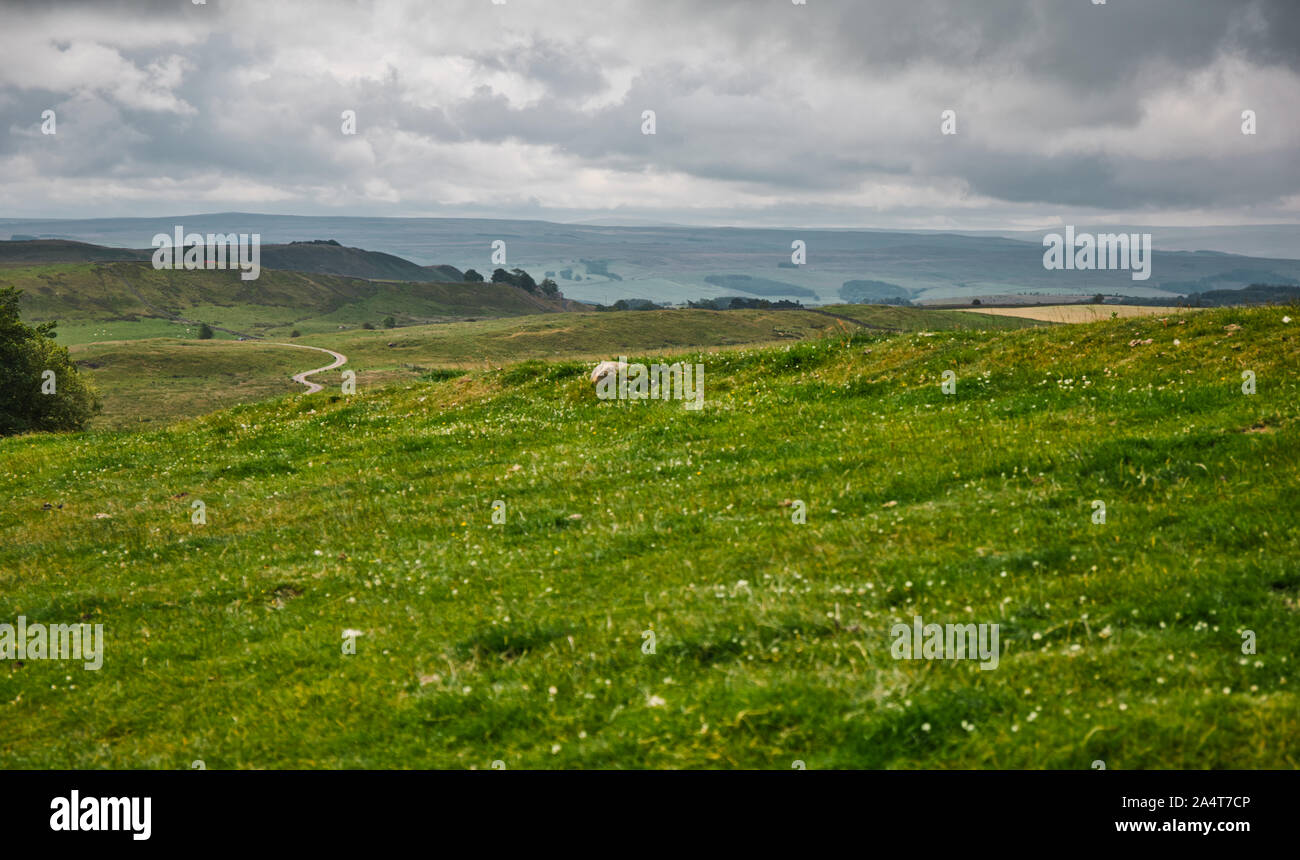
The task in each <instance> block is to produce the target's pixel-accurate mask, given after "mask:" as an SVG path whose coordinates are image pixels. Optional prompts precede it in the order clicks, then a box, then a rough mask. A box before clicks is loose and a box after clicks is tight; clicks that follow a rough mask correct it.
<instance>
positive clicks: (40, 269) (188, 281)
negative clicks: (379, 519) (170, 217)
mask: <svg viewBox="0 0 1300 860" xmlns="http://www.w3.org/2000/svg"><path fill="white" fill-rule="evenodd" d="M312 247H317V246H312ZM0 283H3V284H6V285H12V286H15V287H18V288H20V289H22V290H24V291H25V294H24V296H23V301H22V309H23V316H24V318H26V319H30V320H33V321H37V322H39V321H44V320H48V319H57V320H59V321H60V326H59V337H60V339H61V342H64V343H87V342H93V341H101V340H129V339H134V338H140V337H159V336H165V335H167V334H172V335H175V334H177V333H178V329H179V327H177V326H175V325H174V324H173V323H170V322H168V320H170V319H171V318H173V317H183V318H186V319H190V320H198V321H201V322H207V323H210V324H212V325H220V326H222V327H224V328H228V329H232V330H235V331H241V332H247V333H249V334H253V335H258V336H267V337H280V338H283V337H287V336H288V335H289V334H290V332H291V331H292V330H293V329H298V330H299V331H301V332H303V333H304V334H306V333H308V332H313V331H315V332H324V331H338V330H339V329H340V328H345V329H346V328H354V327H357V326H360V325H361V324H363V323H366V322H369V323H371V324H374V325H378V324H379V323H380V322H381V321H382V320H383V319H384V318H385V317H387V316H392V317H394V318H395V319H396V320H397V321H398V322H399V324H417V323H429V322H435V321H439V320H450V319H465V318H467V317H482V316H492V317H499V316H512V315H519V314H535V313H539V312H543V311H548V310H550V311H554V310H559V309H560V308H561V307H562V305H560V304H558V303H555V302H548V301H546V300H544V299H541V298H539V297H537V296H533V295H530V294H528V293H526V292H524V291H523V290H520V289H516V288H515V287H510V286H504V285H501V284H414V283H393V282H378V281H366V280H360V279H357V278H345V277H339V276H335V275H318V274H307V273H303V272H287V271H277V270H271V269H263V270H262V273H261V276H260V277H259V278H257V279H256V280H252V281H243V280H240V278H239V274H238V273H237V272H234V271H216V270H213V271H206V270H196V271H176V270H156V269H154V268H153V267H152V266H151V265H150V264H148V263H131V262H118V263H73V264H59V265H46V266H35V267H26V268H14V269H6V270H3V271H0ZM169 326H171V327H170V328H169Z"/></svg>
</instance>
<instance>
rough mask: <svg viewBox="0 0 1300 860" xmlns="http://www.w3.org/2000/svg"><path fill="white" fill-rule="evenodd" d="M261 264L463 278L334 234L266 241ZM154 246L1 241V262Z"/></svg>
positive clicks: (423, 278) (408, 277)
mask: <svg viewBox="0 0 1300 860" xmlns="http://www.w3.org/2000/svg"><path fill="white" fill-rule="evenodd" d="M261 254H262V267H263V268H266V269H280V270H282V271H290V272H310V273H313V274H319V275H340V276H343V277H348V278H364V279H366V280H371V281H409V282H411V283H452V284H459V283H462V282H463V281H464V276H463V275H462V273H461V271H460V270H459V269H457V268H455V267H454V266H421V265H418V264H416V263H412V262H411V261H410V260H405V259H402V258H401V257H397V256H394V255H393V254H385V253H382V252H380V251H367V250H365V249H363V248H349V247H347V246H344V245H340V244H339V243H338V242H336V241H335V240H333V239H317V240H312V241H305V242H290V243H288V244H287V245H262V250H261ZM152 258H153V249H146V250H139V249H132V248H109V247H106V246H104V245H92V244H90V243H88V242H75V241H72V240H68V239H34V240H33V239H20V240H17V241H14V240H10V241H7V242H5V241H0V265H13V264H25V265H32V264H39V263H99V262H121V261H148V260H150V259H152Z"/></svg>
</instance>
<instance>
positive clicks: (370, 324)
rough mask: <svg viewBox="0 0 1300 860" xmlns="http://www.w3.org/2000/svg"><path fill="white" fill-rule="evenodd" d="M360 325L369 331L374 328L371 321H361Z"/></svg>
mask: <svg viewBox="0 0 1300 860" xmlns="http://www.w3.org/2000/svg"><path fill="white" fill-rule="evenodd" d="M361 327H362V328H363V329H365V330H366V331H370V330H372V329H374V327H375V324H374V323H372V322H363V323H362V324H361Z"/></svg>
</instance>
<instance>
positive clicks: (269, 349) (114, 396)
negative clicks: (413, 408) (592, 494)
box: [72, 291, 1018, 428]
mask: <svg viewBox="0 0 1300 860" xmlns="http://www.w3.org/2000/svg"><path fill="white" fill-rule="evenodd" d="M514 292H518V291H514ZM203 310H204V311H205V312H206V313H205V317H206V318H208V319H213V320H230V319H231V318H232V317H234V318H235V321H236V322H239V320H240V319H241V318H242V317H241V315H242V314H244V313H247V309H235V310H232V309H230V308H213V307H209V308H205V309H203ZM903 310H904V311H905V312H904V313H902V314H900V313H898V311H899V309H897V308H886V307H866V306H859V307H857V308H855V309H854V310H853V313H854V314H856V315H857V317H858V318H860V319H862V320H863V321H866V322H867V324H870V325H873V326H887V327H897V328H898V329H899V330H904V329H906V330H923V329H927V328H930V329H942V328H945V327H954V328H955V327H961V328H970V327H973V326H977V325H981V324H982V323H984V322H987V325H988V326H989V327H990V328H996V327H1000V326H1002V325H1004V323H1003V322H1002V321H1001V320H998V319H994V318H991V317H987V318H986V317H979V316H970V315H965V314H953V313H950V312H946V311H928V310H916V309H903ZM1017 322H1018V321H1017ZM153 324H154V325H155V326H157V332H158V334H162V335H165V334H169V333H177V332H181V333H184V334H187V335H188V336H189V337H194V336H195V331H194V328H193V327H185V326H178V325H175V324H173V323H167V322H163V321H159V320H154V321H153ZM121 325H125V324H118V325H115V324H105V323H100V324H96V325H95V326H93V327H90V334H91V335H93V336H96V337H106V336H108V335H110V334H111V333H114V332H118V331H120V328H121ZM135 325H137V326H140V327H143V326H144V325H145V322H144V321H141V322H140V323H137V324H135ZM304 328H305V329H306V330H308V331H310V330H311V328H312V327H310V326H304ZM316 328H317V329H319V328H321V326H316ZM857 329H858V327H857V326H856V325H854V324H852V323H851V322H847V321H845V320H843V319H836V318H834V317H832V316H828V315H826V314H820V313H815V312H803V311H725V312H721V311H704V310H673V311H635V312H633V311H625V312H605V313H548V314H533V315H529V316H519V317H510V318H506V319H489V320H479V321H475V322H453V323H442V324H437V325H424V326H410V327H403V328H398V329H376V330H373V331H370V330H366V329H359V328H351V329H349V330H346V331H337V330H334V329H332V328H330V329H328V333H322V334H317V335H306V336H303V337H302V338H300V339H297V340H295V341H293V342H294V343H299V344H304V345H310V346H319V347H324V348H327V349H333V350H337V351H340V352H342V353H344V354H345V355H347V356H348V364H347V369H349V370H353V371H356V372H357V374H358V375H357V384H358V385H361V386H363V387H372V386H375V385H379V384H384V383H389V382H393V381H397V380H414V379H420V378H422V377H425V376H426V375H427V374H428V373H429V372H430V371H433V370H435V369H439V368H476V369H485V368H487V367H492V366H498V365H501V364H505V363H509V362H512V361H522V360H526V359H534V358H545V359H565V360H575V359H603V358H607V357H611V356H618V355H620V354H625V353H627V352H629V351H630V352H643V353H648V352H664V351H671V350H681V349H689V348H694V347H735V346H739V345H746V344H749V345H753V344H762V343H774V342H780V341H789V340H799V339H803V338H815V337H824V336H845V335H847V334H849V333H850V332H852V331H856V330H857ZM218 334H219V335H220V336H221V337H223V338H230V337H232V336H231V335H229V334H226V333H224V332H219V333H218ZM254 345H257V344H256V342H249V343H248V344H247V346H249V347H252V346H254ZM243 346H245V344H237V343H232V342H230V341H229V340H213V341H196V340H185V339H176V338H166V337H155V338H154V339H151V340H142V341H134V342H125V341H121V340H113V341H105V342H99V343H88V344H80V345H75V346H73V347H72V353H73V357H74V358H75V359H76V360H77V361H78V362H81V364H82V367H84V368H85V369H86V370H87V371H89V372H90V373H91V375H92V376H93V377H94V380H95V384H96V386H97V388H98V389H99V391H100V392H101V394H102V396H103V400H104V404H105V409H104V412H103V413H101V414H100V415H99V416H98V417H97V418H96V419H95V420H94V426H96V427H119V428H120V427H132V426H138V425H139V424H141V423H157V422H164V423H165V422H168V421H172V420H175V419H178V418H184V417H195V416H198V415H202V414H204V413H207V412H211V411H213V410H214V409H219V408H224V407H226V406H232V405H234V404H236V403H247V402H251V401H253V400H256V399H262V398H265V397H273V396H276V395H280V394H285V393H288V392H290V391H296V390H298V388H297V386H295V385H294V384H293V383H292V382H290V380H289V377H290V375H291V374H292V373H293V372H296V371H300V370H305V369H307V368H309V367H314V366H316V365H314V364H312V362H313V361H314V360H315V359H314V358H313V357H311V356H309V355H304V354H303V353H302V351H300V350H294V349H285V348H284V347H280V346H271V345H266V346H260V345H258V349H257V350H256V351H250V352H248V353H244V352H241V349H242V347H243ZM320 381H321V382H322V383H324V384H329V385H333V386H334V387H335V388H336V389H337V388H338V387H339V385H340V384H341V382H342V376H341V373H340V372H335V373H334V374H332V375H322V377H321V380H320Z"/></svg>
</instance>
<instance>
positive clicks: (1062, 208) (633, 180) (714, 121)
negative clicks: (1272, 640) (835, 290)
mask: <svg viewBox="0 0 1300 860" xmlns="http://www.w3.org/2000/svg"><path fill="white" fill-rule="evenodd" d="M1298 46H1300V0H1109V2H1107V3H1105V4H1104V5H1097V4H1094V3H1093V2H1092V0H978V2H968V0H874V2H873V0H858V2H853V0H842V1H841V2H836V0H807V3H806V5H795V4H794V3H791V2H790V0H507V2H506V3H504V4H501V5H497V4H495V3H493V2H492V0H392V2H386V0H375V2H360V0H356V2H344V0H258V2H252V0H248V2H244V0H208V2H207V3H206V4H202V5H198V4H195V3H192V2H191V0H151V2H113V0H102V2H87V3H77V2H64V3H45V2H13V0H11V2H5V3H3V5H0V177H3V182H0V217H98V216H131V215H171V214H176V215H180V214H191V213H197V212H217V211H231V210H236V211H251V212H264V213H282V214H304V215H330V214H348V215H447V216H484V217H512V218H546V219H549V220H557V221H568V220H579V219H592V218H603V219H609V218H627V219H631V218H640V219H648V220H655V221H669V222H678V223H707V224H736V225H772V226H776V225H782V226H793V225H808V226H866V227H928V228H936V227H956V228H968V229H975V228H990V229H994V228H996V229H1013V228H1018V227H1024V228H1038V227H1041V226H1046V225H1052V224H1056V223H1066V222H1072V221H1079V222H1083V221H1091V222H1093V223H1096V222H1099V221H1104V220H1114V221H1120V222H1125V223H1148V224H1165V225H1181V224H1188V225H1191V224H1246V223H1283V222H1285V223H1297V222H1300V157H1297V155H1300V47H1298ZM46 109H53V110H55V111H56V115H57V134H55V135H44V134H42V133H41V112H42V111H44V110H46ZM346 109H351V110H355V111H356V114H357V121H358V133H357V134H356V135H355V136H345V135H343V134H342V132H341V129H340V126H341V119H340V113H341V112H342V111H343V110H346ZM647 109H649V110H654V111H655V112H656V114H657V134H655V135H653V136H649V135H643V134H642V133H641V125H642V121H641V113H642V111H643V110H647ZM948 109H951V110H954V111H956V113H957V134H956V135H952V136H944V135H942V134H941V133H940V114H941V112H942V111H944V110H948ZM1246 109H1250V110H1254V111H1255V112H1256V115H1257V122H1258V133H1257V134H1255V135H1253V136H1247V135H1243V134H1242V133H1241V124H1242V120H1241V113H1242V111H1243V110H1246Z"/></svg>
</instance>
